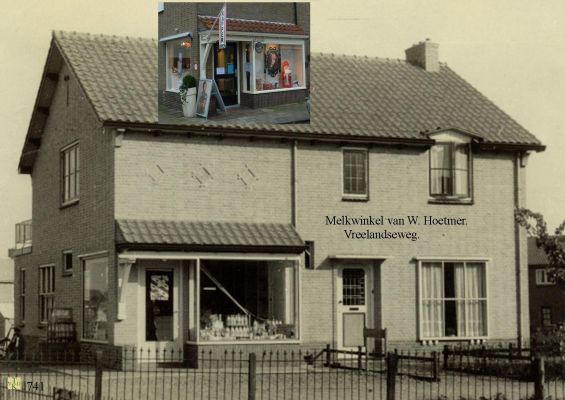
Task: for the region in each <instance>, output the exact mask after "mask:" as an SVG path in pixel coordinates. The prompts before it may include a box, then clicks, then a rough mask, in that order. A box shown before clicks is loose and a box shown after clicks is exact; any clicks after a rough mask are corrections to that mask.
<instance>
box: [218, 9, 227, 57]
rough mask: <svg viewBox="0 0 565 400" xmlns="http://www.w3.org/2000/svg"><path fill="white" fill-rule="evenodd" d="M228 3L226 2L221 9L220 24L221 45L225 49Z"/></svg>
mask: <svg viewBox="0 0 565 400" xmlns="http://www.w3.org/2000/svg"><path fill="white" fill-rule="evenodd" d="M226 8H227V7H226V4H225V3H224V6H223V7H222V10H221V11H220V16H219V19H220V21H219V22H220V24H219V27H218V28H219V30H220V32H219V34H218V36H219V42H220V43H219V47H220V49H225V48H226V12H227V10H226Z"/></svg>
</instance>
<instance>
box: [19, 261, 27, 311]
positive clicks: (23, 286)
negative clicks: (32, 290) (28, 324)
mask: <svg viewBox="0 0 565 400" xmlns="http://www.w3.org/2000/svg"><path fill="white" fill-rule="evenodd" d="M25 320H26V270H25V268H21V269H20V322H25Z"/></svg>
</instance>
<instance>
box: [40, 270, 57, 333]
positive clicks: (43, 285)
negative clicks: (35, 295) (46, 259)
mask: <svg viewBox="0 0 565 400" xmlns="http://www.w3.org/2000/svg"><path fill="white" fill-rule="evenodd" d="M54 300H55V266H53V265H44V266H40V267H39V322H40V323H42V324H46V323H47V320H48V319H49V311H50V310H52V309H53V304H54Z"/></svg>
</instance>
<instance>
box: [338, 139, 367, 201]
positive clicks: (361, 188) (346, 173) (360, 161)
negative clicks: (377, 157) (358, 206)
mask: <svg viewBox="0 0 565 400" xmlns="http://www.w3.org/2000/svg"><path fill="white" fill-rule="evenodd" d="M367 181H368V167H367V151H366V150H364V149H358V150H352V149H344V150H343V195H344V197H346V198H358V199H366V198H367V197H368V195H369V185H368V182H367Z"/></svg>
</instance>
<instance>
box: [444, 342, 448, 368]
mask: <svg viewBox="0 0 565 400" xmlns="http://www.w3.org/2000/svg"><path fill="white" fill-rule="evenodd" d="M448 362H449V345H448V344H446V345H445V346H443V369H447V363H448Z"/></svg>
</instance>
